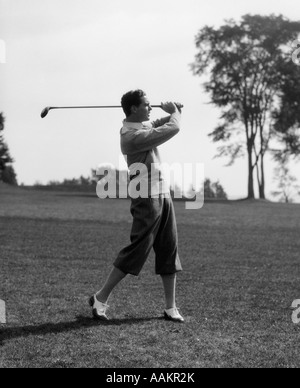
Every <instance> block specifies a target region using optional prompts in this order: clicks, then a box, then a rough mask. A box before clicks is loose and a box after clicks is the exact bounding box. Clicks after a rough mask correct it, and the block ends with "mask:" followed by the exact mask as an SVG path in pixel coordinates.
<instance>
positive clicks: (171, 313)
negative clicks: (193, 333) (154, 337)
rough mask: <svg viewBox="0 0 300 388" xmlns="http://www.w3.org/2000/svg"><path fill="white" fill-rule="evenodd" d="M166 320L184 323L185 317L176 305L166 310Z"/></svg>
mask: <svg viewBox="0 0 300 388" xmlns="http://www.w3.org/2000/svg"><path fill="white" fill-rule="evenodd" d="M165 320H167V321H172V322H178V323H184V318H183V317H182V316H181V315H180V314H179V311H178V309H177V308H176V307H175V308H173V309H170V310H165Z"/></svg>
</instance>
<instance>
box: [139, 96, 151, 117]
mask: <svg viewBox="0 0 300 388" xmlns="http://www.w3.org/2000/svg"><path fill="white" fill-rule="evenodd" d="M135 109H136V115H137V117H138V119H139V121H140V122H141V123H142V122H144V121H149V120H150V113H151V111H152V108H151V104H150V102H149V100H148V98H147V97H142V103H141V105H140V106H139V107H135Z"/></svg>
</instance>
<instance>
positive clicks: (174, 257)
mask: <svg viewBox="0 0 300 388" xmlns="http://www.w3.org/2000/svg"><path fill="white" fill-rule="evenodd" d="M122 107H123V110H124V113H125V115H126V119H125V120H124V122H123V128H122V130H121V149H122V153H123V154H124V155H125V157H126V159H127V164H128V167H129V173H130V179H131V182H130V185H129V195H130V196H131V214H132V216H133V225H132V230H131V237H130V239H131V244H130V245H129V246H127V247H126V248H124V249H123V250H122V251H121V252H120V253H119V255H118V257H117V259H116V260H115V262H114V267H113V270H112V272H111V273H110V275H109V277H108V279H107V281H106V283H105V285H104V286H103V288H102V289H101V290H100V291H99V292H98V293H96V294H95V295H94V296H92V297H91V298H90V306H91V307H92V309H93V316H94V317H95V318H96V319H98V320H108V317H107V315H106V312H107V308H108V305H107V303H108V299H109V297H110V295H111V293H112V291H113V290H114V288H115V287H116V286H117V285H118V284H119V283H120V282H121V281H122V280H123V279H124V278H125V277H126V276H127V275H128V274H131V275H134V276H138V275H139V273H140V272H141V270H142V268H143V266H144V264H145V262H146V260H147V258H148V256H149V254H150V252H151V250H152V248H153V249H154V252H155V254H156V274H158V275H160V276H161V278H162V281H163V285H164V290H165V297H166V309H165V312H164V317H165V319H166V320H170V321H174V322H184V318H183V317H182V316H181V315H180V314H179V311H178V309H177V307H176V274H177V272H179V271H182V267H181V263H180V259H179V256H178V236H177V225H176V219H175V213H174V207H173V202H172V199H171V196H170V189H169V186H168V185H167V182H166V181H165V180H164V178H163V174H162V171H161V169H160V165H161V161H160V156H159V152H158V150H157V147H158V146H160V145H161V144H163V143H165V142H167V141H169V140H170V139H172V138H173V137H174V136H175V135H177V134H178V132H179V131H180V119H181V111H180V105H179V104H176V105H175V104H174V103H172V102H167V103H163V104H162V109H163V110H164V111H165V112H167V113H168V114H169V116H168V117H166V118H163V119H160V120H157V121H155V122H153V123H152V125H151V126H149V125H147V124H144V123H146V122H149V120H150V113H151V110H152V108H151V105H150V102H149V100H148V99H147V96H146V94H145V93H144V92H143V91H142V90H136V91H131V92H129V93H127V94H125V95H124V96H123V98H122ZM136 166H139V167H138V170H139V171H137V168H136ZM137 183H138V185H137ZM137 186H139V187H140V196H139V197H138V198H136V197H137V195H136V191H137Z"/></svg>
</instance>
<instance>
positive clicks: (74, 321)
mask: <svg viewBox="0 0 300 388" xmlns="http://www.w3.org/2000/svg"><path fill="white" fill-rule="evenodd" d="M129 205H130V203H129V201H126V200H125V201H120V200H106V201H102V200H99V199H97V198H94V197H87V196H86V197H85V196H80V195H75V194H74V195H70V194H69V195H64V194H63V193H44V192H34V191H25V190H21V189H8V188H7V187H6V186H0V260H1V261H0V265H1V268H0V299H3V300H5V301H6V304H7V321H8V322H7V325H2V326H1V325H0V367H2V368H3V367H101V368H106V367H112V368H116V367H121V368H125V367H127V368H140V367H150V368H152V367H163V368H167V367H168V368H169V367H172V368H176V367H192V368H197V367H299V366H300V351H299V345H298V340H299V332H300V325H295V324H293V323H292V320H291V316H292V311H291V309H290V306H291V304H292V302H293V300H295V299H300V270H299V259H300V257H299V252H300V240H299V230H300V206H299V205H281V204H273V203H267V202H266V203H262V202H229V203H228V204H227V203H224V204H207V205H205V207H204V209H202V210H200V211H186V210H185V209H184V204H183V203H176V204H175V207H176V213H177V219H178V229H179V238H180V255H181V259H182V262H183V265H184V268H185V271H184V272H183V273H182V274H180V275H179V279H178V305H179V307H181V311H182V313H183V315H184V316H185V317H186V318H187V322H186V324H184V325H178V324H173V323H169V322H165V321H164V320H163V319H162V318H161V317H162V313H163V309H164V299H163V290H162V285H161V280H160V278H159V277H157V276H155V275H154V264H153V256H151V257H150V258H149V261H148V263H147V265H146V267H145V269H144V271H143V272H142V274H141V276H140V277H139V278H134V277H128V278H126V279H125V281H124V282H123V283H122V285H121V286H119V287H118V288H117V290H116V291H115V293H114V294H113V296H112V298H111V300H110V306H111V308H110V310H109V316H110V317H111V318H112V320H111V321H110V322H109V323H107V324H99V323H97V322H94V321H93V320H92V319H91V318H90V314H91V312H90V308H89V306H88V305H87V300H88V297H89V296H90V295H91V294H92V293H93V292H94V291H95V290H97V289H98V288H100V286H101V285H102V283H103V281H104V279H105V278H106V276H107V274H108V272H109V271H110V267H111V264H112V261H113V260H114V258H115V257H116V255H117V253H118V251H119V250H120V249H121V248H123V246H124V245H125V244H127V243H128V241H129V232H130V227H131V216H130V213H129Z"/></svg>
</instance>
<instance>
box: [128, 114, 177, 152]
mask: <svg viewBox="0 0 300 388" xmlns="http://www.w3.org/2000/svg"><path fill="white" fill-rule="evenodd" d="M180 121H181V114H180V113H179V112H175V113H173V114H172V115H171V116H170V117H169V118H168V121H167V122H166V123H164V124H163V125H161V126H159V127H157V128H153V127H151V128H149V129H140V130H137V131H134V132H131V133H130V134H129V137H128V138H127V141H126V145H125V144H123V146H124V151H125V153H126V154H127V155H129V154H134V153H137V152H145V151H150V150H152V149H154V148H156V147H158V146H160V145H162V144H164V143H166V142H167V141H169V140H170V139H172V138H173V137H174V136H175V135H177V134H178V133H179V131H180Z"/></svg>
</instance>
